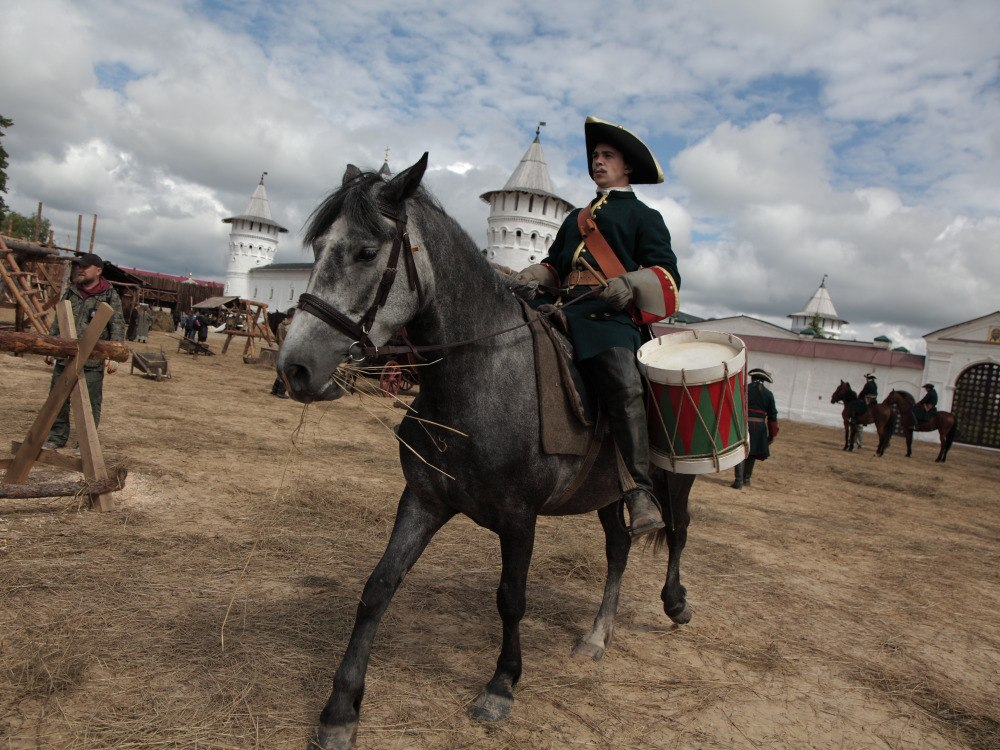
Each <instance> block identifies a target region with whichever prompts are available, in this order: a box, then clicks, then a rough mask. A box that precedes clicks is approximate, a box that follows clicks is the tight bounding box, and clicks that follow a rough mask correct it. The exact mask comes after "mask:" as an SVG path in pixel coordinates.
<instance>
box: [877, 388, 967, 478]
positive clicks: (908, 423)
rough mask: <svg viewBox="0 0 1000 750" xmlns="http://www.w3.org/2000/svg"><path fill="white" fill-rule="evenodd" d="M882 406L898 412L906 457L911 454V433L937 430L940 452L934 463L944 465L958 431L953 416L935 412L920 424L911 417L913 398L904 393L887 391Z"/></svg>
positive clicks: (947, 412)
mask: <svg viewBox="0 0 1000 750" xmlns="http://www.w3.org/2000/svg"><path fill="white" fill-rule="evenodd" d="M882 403H883V404H886V405H890V406H895V407H896V409H898V410H899V426H900V427H902V428H903V437H905V438H906V457H907V458H909V457H910V455H911V454H912V453H913V433H914V432H931V431H932V430H937V432H938V438H939V440H940V441H941V450H939V451H938V454H937V458H935V459H934V460H935V461H940V462H941V463H944V461H945V459H946V458H948V451H949V450H951V444H952V443H953V442H955V432H957V430H958V422H957V421H956V419H955V415H954V414H952V413H951V412H950V411H936V412H934V414H933V416H931V418H930V419H928V420H927V421H925V422H920V421H917V420H916V419H914V417H913V396H911V395H910V394H909V393H906V392H905V391H889V395H888V396H886V397H885V399H884V400H883V401H882Z"/></svg>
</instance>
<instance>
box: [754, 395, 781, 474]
mask: <svg viewBox="0 0 1000 750" xmlns="http://www.w3.org/2000/svg"><path fill="white" fill-rule="evenodd" d="M747 418H748V420H749V421H748V422H747V431H748V432H749V434H750V458H756V459H758V460H761V461H763V460H765V459H766V458H767V457H768V456H770V455H771V448H770V442H771V441H770V440H769V438H770V437H771V430H772V429H773V428H772V427H771V425H772V424H774V425H777V423H778V407H777V406H776V405H775V403H774V394H773V393H771V391H769V390H768V389H767V387H766V386H765V385H764V383H763V382H761V381H760V380H751V381H750V385H748V386H747Z"/></svg>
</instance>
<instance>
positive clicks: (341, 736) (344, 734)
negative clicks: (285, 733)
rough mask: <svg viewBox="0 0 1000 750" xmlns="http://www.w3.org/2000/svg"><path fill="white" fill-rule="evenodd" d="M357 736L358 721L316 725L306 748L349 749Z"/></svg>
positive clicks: (322, 749) (325, 749)
mask: <svg viewBox="0 0 1000 750" xmlns="http://www.w3.org/2000/svg"><path fill="white" fill-rule="evenodd" d="M357 738H358V722H356V721H353V722H351V723H350V724H338V725H335V726H328V725H326V724H320V725H319V726H318V727H316V731H315V732H313V735H312V737H310V738H309V744H308V745H307V746H306V750H351V748H352V747H354V743H355V741H356V740H357Z"/></svg>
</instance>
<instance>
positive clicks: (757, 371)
mask: <svg viewBox="0 0 1000 750" xmlns="http://www.w3.org/2000/svg"><path fill="white" fill-rule="evenodd" d="M747 375H749V376H750V379H751V380H764V381H766V382H768V383H773V382H774V379H773V378H772V377H771V373H769V372H768V371H767V370H764V369H761V368H760V367H755V368H753V369H752V370H751V371H750V372H748V373H747Z"/></svg>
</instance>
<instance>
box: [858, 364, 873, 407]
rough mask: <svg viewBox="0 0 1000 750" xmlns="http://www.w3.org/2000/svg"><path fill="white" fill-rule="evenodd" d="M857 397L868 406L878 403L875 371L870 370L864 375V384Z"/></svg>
mask: <svg viewBox="0 0 1000 750" xmlns="http://www.w3.org/2000/svg"><path fill="white" fill-rule="evenodd" d="M858 398H860V399H861V400H862V401H864V402H865V404H867V405H868V406H874V405H875V404H877V403H878V383H876V382H875V373H873V372H870V373H868V374H867V375H865V384H864V387H863V388H862V389H861V393H859V394H858Z"/></svg>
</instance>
